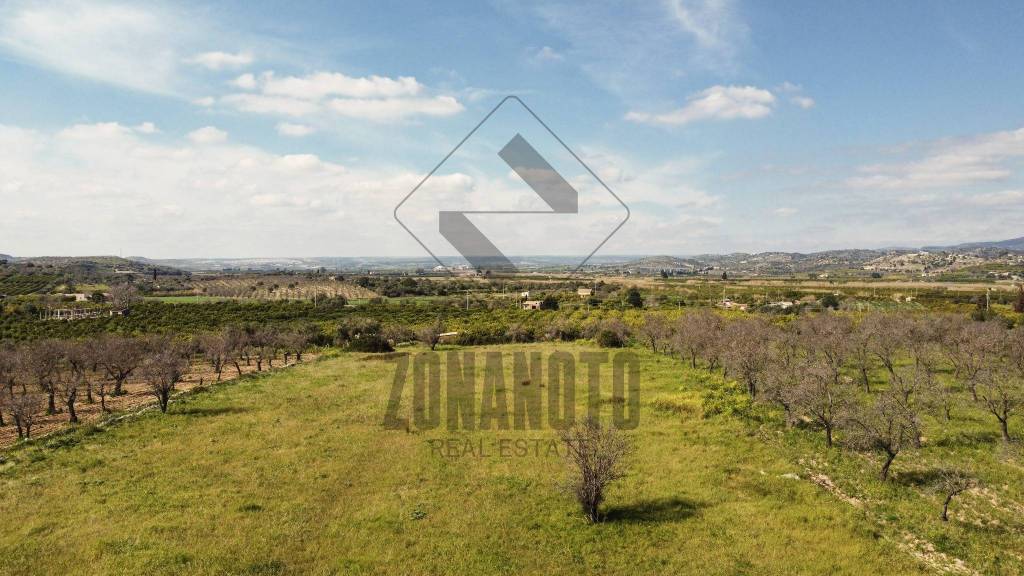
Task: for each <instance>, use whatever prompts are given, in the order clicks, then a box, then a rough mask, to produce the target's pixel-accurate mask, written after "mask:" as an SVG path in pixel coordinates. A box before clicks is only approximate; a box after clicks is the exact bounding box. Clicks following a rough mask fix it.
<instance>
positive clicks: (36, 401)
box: [10, 390, 43, 439]
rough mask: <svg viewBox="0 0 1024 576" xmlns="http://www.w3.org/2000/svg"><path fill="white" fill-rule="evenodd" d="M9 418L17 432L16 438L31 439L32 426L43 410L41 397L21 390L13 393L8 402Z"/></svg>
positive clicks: (32, 392)
mask: <svg viewBox="0 0 1024 576" xmlns="http://www.w3.org/2000/svg"><path fill="white" fill-rule="evenodd" d="M10 405H11V416H12V419H13V420H14V426H15V428H17V430H18V438H22V439H28V438H31V437H32V426H33V425H34V424H35V422H36V420H37V419H38V418H39V416H40V413H41V412H42V408H43V397H42V396H40V395H39V394H37V393H35V392H34V391H27V390H23V391H21V392H16V393H13V394H12V396H11V400H10Z"/></svg>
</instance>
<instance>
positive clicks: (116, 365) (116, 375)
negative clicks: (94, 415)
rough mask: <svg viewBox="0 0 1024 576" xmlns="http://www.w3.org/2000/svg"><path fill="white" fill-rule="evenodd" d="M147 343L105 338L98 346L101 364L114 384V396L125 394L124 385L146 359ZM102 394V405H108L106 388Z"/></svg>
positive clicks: (119, 337)
mask: <svg viewBox="0 0 1024 576" xmlns="http://www.w3.org/2000/svg"><path fill="white" fill-rule="evenodd" d="M144 344H145V343H144V342H142V341H140V340H137V339H134V338H128V337H125V336H103V337H101V338H100V340H99V341H98V342H97V344H96V353H97V355H98V357H99V364H100V366H102V367H103V370H104V372H106V375H107V378H109V379H110V380H112V381H113V382H114V391H113V394H114V396H121V395H123V394H124V383H125V381H127V380H128V378H129V377H130V376H131V375H132V373H134V372H135V370H136V369H137V368H138V367H139V365H140V364H142V362H143V360H145V358H146V346H145V345H144ZM103 388H104V389H103V390H102V391H101V394H100V404H101V405H102V406H103V409H104V410H106V409H107V405H106V394H105V392H106V386H105V385H104V386H103Z"/></svg>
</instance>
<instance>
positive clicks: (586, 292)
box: [576, 288, 594, 298]
mask: <svg viewBox="0 0 1024 576" xmlns="http://www.w3.org/2000/svg"><path fill="white" fill-rule="evenodd" d="M593 294H594V290H593V289H592V288H577V289H576V295H577V296H579V297H580V298H590V297H591V296H592V295H593Z"/></svg>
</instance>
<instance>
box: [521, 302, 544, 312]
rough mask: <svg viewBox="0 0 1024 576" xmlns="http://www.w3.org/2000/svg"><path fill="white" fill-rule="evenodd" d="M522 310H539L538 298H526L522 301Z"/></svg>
mask: <svg viewBox="0 0 1024 576" xmlns="http://www.w3.org/2000/svg"><path fill="white" fill-rule="evenodd" d="M523 310H540V300H527V301H525V302H523Z"/></svg>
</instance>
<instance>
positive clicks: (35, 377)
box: [18, 339, 64, 414]
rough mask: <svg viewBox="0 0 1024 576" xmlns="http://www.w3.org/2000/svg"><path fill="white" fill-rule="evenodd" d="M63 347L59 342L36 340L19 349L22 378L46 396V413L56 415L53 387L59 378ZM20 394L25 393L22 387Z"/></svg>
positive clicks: (19, 365) (55, 388)
mask: <svg viewBox="0 0 1024 576" xmlns="http://www.w3.org/2000/svg"><path fill="white" fill-rule="evenodd" d="M63 353H64V351H63V345H62V344H61V343H60V341H59V340H52V339H47V340H37V341H35V342H32V343H30V344H26V345H24V346H22V347H21V348H20V349H19V353H18V369H19V372H20V373H21V374H22V377H23V378H24V379H25V380H27V381H29V382H32V383H34V384H35V385H36V386H37V387H38V388H39V390H40V391H41V392H42V393H43V394H45V395H46V413H47V414H56V413H57V403H56V400H55V396H56V394H57V387H56V385H55V383H56V381H57V379H58V377H59V376H60V367H61V366H60V363H61V358H62V356H63ZM22 392H25V390H24V386H23V387H22Z"/></svg>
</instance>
